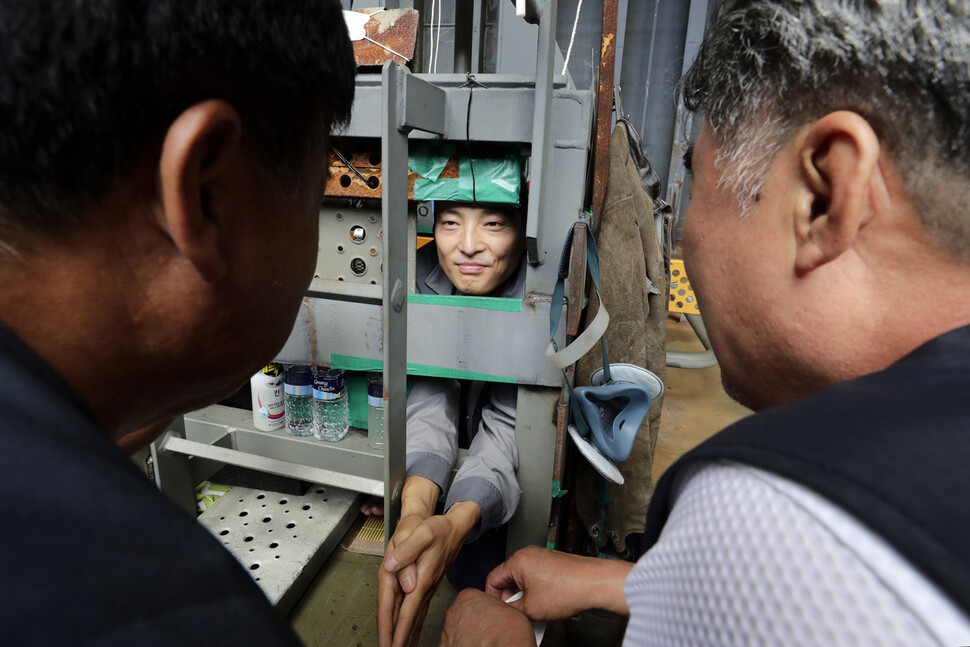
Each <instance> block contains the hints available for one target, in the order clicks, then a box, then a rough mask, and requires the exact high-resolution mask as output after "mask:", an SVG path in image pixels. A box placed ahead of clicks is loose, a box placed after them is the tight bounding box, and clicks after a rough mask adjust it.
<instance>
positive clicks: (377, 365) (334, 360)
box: [330, 353, 516, 384]
mask: <svg viewBox="0 0 970 647" xmlns="http://www.w3.org/2000/svg"><path fill="white" fill-rule="evenodd" d="M330 366H332V367H333V368H342V369H343V370H345V371H380V370H383V368H384V363H383V362H382V361H381V360H379V359H368V358H366V357H353V356H351V355H338V354H337V353H331V355H330ZM408 375H423V376H426V377H447V378H454V379H457V380H480V381H482V382H504V383H505V384H515V383H516V381H515V378H513V377H505V376H504V375H489V374H488V373H475V372H473V371H463V370H460V369H457V368H443V367H441V366H431V365H430V364H415V363H413V362H408Z"/></svg>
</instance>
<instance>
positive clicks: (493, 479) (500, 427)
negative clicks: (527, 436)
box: [445, 383, 522, 541]
mask: <svg viewBox="0 0 970 647" xmlns="http://www.w3.org/2000/svg"><path fill="white" fill-rule="evenodd" d="M517 394H518V387H517V386H516V385H515V384H498V383H492V384H491V398H490V401H489V402H488V403H487V404H486V405H485V406H484V407H483V408H482V421H481V423H480V425H479V427H478V430H477V432H476V434H475V437H474V438H473V439H472V442H471V446H470V447H469V449H468V455H467V456H466V457H465V459H464V460H463V461H462V463H461V466H460V467H459V468H458V473H457V474H456V475H455V482H454V483H452V484H451V489H449V490H448V497H447V499H446V500H445V510H447V509H448V508H450V507H451V506H452V505H454V504H455V503H457V502H459V501H474V502H475V503H477V504H478V507H479V508H480V509H481V511H482V520H481V523H480V524H479V526H478V528H476V529H475V530H474V531H473V532H472V534H471V535H470V536H469V537H468V539H467V541H474V540H475V539H477V538H478V537H479V535H481V533H482V532H484V531H486V530H489V529H491V528H495V527H497V526H500V525H502V524H503V523H505V522H507V521H508V520H509V519H510V518H511V517H512V515H513V514H514V513H515V509H516V507H517V506H518V505H519V497H520V496H521V495H522V490H520V489H519V484H518V481H517V480H516V478H515V472H516V470H517V469H518V467H519V450H518V446H517V445H516V444H515V402H516V396H517Z"/></svg>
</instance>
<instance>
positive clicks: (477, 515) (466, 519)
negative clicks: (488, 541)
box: [445, 501, 482, 544]
mask: <svg viewBox="0 0 970 647" xmlns="http://www.w3.org/2000/svg"><path fill="white" fill-rule="evenodd" d="M445 517H446V518H447V519H448V521H450V522H451V527H452V528H453V529H454V530H453V537H455V539H456V540H457V541H458V544H461V543H463V542H464V541H465V538H467V537H468V535H470V534H471V533H472V530H474V529H475V527H476V526H477V525H478V522H479V521H480V520H481V518H482V511H481V509H480V508H479V507H478V504H476V503H475V502H474V501H459V502H458V503H456V504H454V505H453V506H451V507H450V508H448V512H446V513H445Z"/></svg>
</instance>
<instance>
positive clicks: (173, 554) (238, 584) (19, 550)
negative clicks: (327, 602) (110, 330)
mask: <svg viewBox="0 0 970 647" xmlns="http://www.w3.org/2000/svg"><path fill="white" fill-rule="evenodd" d="M68 424H69V423H68ZM74 431H75V433H73V434H70V433H65V435H64V436H59V435H58V432H57V430H52V429H50V428H45V427H43V426H36V427H31V426H30V425H29V424H28V423H26V422H23V421H20V422H19V423H18V421H16V420H11V419H9V418H8V419H6V420H4V421H3V422H2V423H0V497H2V500H3V501H4V503H3V505H2V510H3V515H4V527H5V528H6V529H7V530H8V531H7V532H4V533H2V534H0V552H2V554H4V555H6V556H8V557H11V559H10V561H9V562H8V563H7V564H5V566H4V569H3V570H2V572H0V589H2V590H5V591H16V592H17V594H16V595H12V596H10V597H9V599H8V600H6V601H5V603H4V605H3V608H2V610H0V635H3V636H4V637H5V639H7V640H10V641H11V643H10V644H24V645H29V644H38V645H39V644H85V643H87V642H98V644H126V641H129V642H127V644H135V642H131V641H133V640H135V638H136V637H137V639H138V640H139V641H141V637H142V636H151V635H152V634H154V635H155V636H156V637H155V638H154V639H151V640H148V641H147V642H138V644H163V643H164V641H165V637H168V638H172V637H176V638H177V639H174V640H173V641H172V642H169V644H201V643H202V641H201V640H200V638H199V637H200V636H209V637H210V638H212V639H217V638H218V641H222V639H221V638H219V637H218V636H216V635H214V634H212V632H211V631H210V628H212V627H214V626H221V625H223V624H224V623H223V621H222V619H221V617H222V616H221V615H220V614H222V612H223V611H226V610H230V611H233V612H241V611H245V615H246V616H247V619H245V620H244V621H241V624H242V625H252V626H251V627H250V630H249V631H250V632H251V635H267V636H269V635H273V634H274V633H275V632H278V631H282V634H281V635H284V636H285V635H286V631H285V630H286V627H285V626H284V627H283V629H282V630H280V629H279V627H278V626H277V625H278V622H277V621H276V619H275V618H273V617H272V608H271V606H270V605H269V603H268V602H267V601H266V599H265V597H264V596H263V595H262V593H261V592H260V591H259V589H258V587H257V586H256V585H255V583H254V582H253V581H252V580H251V578H250V577H249V576H248V574H247V573H246V572H245V571H244V570H242V568H241V567H240V566H239V564H238V563H237V562H236V560H235V558H234V557H233V556H232V555H231V554H230V553H229V552H228V551H227V550H224V549H223V548H222V547H221V546H219V544H218V542H216V541H215V539H214V538H213V537H212V536H211V535H209V533H208V532H207V531H206V530H205V529H204V528H202V527H201V526H200V525H199V524H198V523H197V522H196V521H195V520H194V519H193V518H192V517H191V516H190V515H188V514H186V513H185V512H184V511H182V510H180V509H178V508H177V507H176V506H175V505H174V504H172V503H171V502H170V501H168V500H167V499H166V498H165V497H164V496H163V495H162V494H161V493H160V492H159V491H158V490H157V488H155V486H154V484H152V483H151V482H150V481H149V479H148V478H147V476H146V475H144V474H143V473H142V472H141V471H140V470H138V469H137V467H136V466H135V465H134V463H133V462H132V461H131V460H130V459H129V458H128V457H126V456H124V455H123V454H121V452H120V451H118V450H117V449H116V448H115V447H113V446H112V445H111V443H110V441H108V440H107V439H106V438H104V437H103V436H93V437H92V436H91V434H96V433H97V430H96V429H77V430H74ZM72 438H74V439H79V440H78V442H72V441H71V439H72ZM88 441H90V442H88ZM52 610H53V613H55V615H56V618H57V621H56V622H51V613H52ZM213 623H215V624H213ZM227 630H229V631H232V630H231V628H227ZM230 635H239V636H240V638H241V639H244V638H246V636H244V635H242V634H238V633H231V634H230ZM267 644H293V643H292V642H286V641H277V642H269V643H267Z"/></svg>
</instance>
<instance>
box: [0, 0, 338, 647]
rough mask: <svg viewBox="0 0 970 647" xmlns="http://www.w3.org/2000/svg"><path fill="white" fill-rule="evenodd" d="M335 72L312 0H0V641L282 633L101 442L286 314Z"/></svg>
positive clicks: (299, 287) (199, 534)
mask: <svg viewBox="0 0 970 647" xmlns="http://www.w3.org/2000/svg"><path fill="white" fill-rule="evenodd" d="M354 74H355V66H354V59H353V52H352V49H351V45H350V41H349V38H348V36H347V32H346V27H345V25H344V22H343V18H342V14H341V10H340V5H339V3H338V2H336V0H328V1H324V0H313V1H303V2H300V1H296V0H294V1H287V2H270V1H268V0H263V1H253V2H245V3H241V2H236V1H235V0H193V1H192V2H176V1H174V0H173V1H164V0H158V1H145V2H126V1H123V0H98V1H96V2H60V1H53V0H48V1H45V2H0V123H2V124H3V126H2V128H3V131H2V134H0V247H2V250H0V284H2V285H3V289H2V290H0V322H2V325H0V384H3V385H4V386H3V389H2V394H0V401H2V408H3V411H4V415H3V418H2V420H0V495H2V498H3V501H4V504H3V519H4V529H5V532H4V533H3V537H2V539H0V552H2V554H3V555H5V556H6V558H7V559H6V562H5V565H4V568H3V572H2V574H0V589H2V590H3V591H4V592H5V595H4V604H3V607H2V609H0V641H2V642H3V643H4V644H10V645H32V644H36V645H66V644H72V645H73V644H99V645H156V644H157V645H174V644H260V645H268V644H281V645H282V644H288V645H289V644H296V643H297V642H298V641H297V639H296V637H295V635H294V634H293V632H292V630H291V629H290V628H288V627H287V626H286V625H285V623H283V622H282V621H281V620H280V619H278V618H277V617H276V615H275V612H274V610H273V609H272V607H271V605H270V604H269V602H268V601H267V600H266V598H265V597H264V596H263V594H262V593H261V591H260V590H259V588H258V587H257V586H256V584H255V583H254V582H253V581H252V580H251V578H250V577H249V575H248V574H247V573H246V572H245V571H244V570H243V569H242V568H241V567H240V566H239V564H238V563H237V562H236V560H235V559H234V558H233V556H232V555H231V554H230V553H229V552H228V551H226V550H224V549H223V547H222V546H220V545H219V543H218V542H217V541H215V540H214V539H213V538H212V537H211V536H209V535H208V533H207V532H206V531H205V530H204V529H203V528H202V527H201V526H199V525H198V524H197V523H196V522H195V520H194V519H192V518H190V517H188V516H187V515H185V514H184V513H183V512H182V511H180V510H178V509H177V508H176V507H175V506H174V505H173V504H172V503H170V502H169V501H167V500H166V499H165V498H164V497H163V496H162V495H161V494H160V493H159V492H158V491H157V490H156V489H155V488H154V486H153V485H152V484H151V482H150V481H149V480H148V479H146V478H145V477H144V474H142V473H141V472H140V471H139V470H138V469H137V468H136V467H135V465H134V464H133V463H132V462H131V461H130V460H129V459H128V458H127V457H126V456H125V455H124V454H123V453H122V452H121V451H120V450H119V449H118V448H117V447H116V446H115V442H116V441H117V440H118V439H120V438H122V437H124V436H125V435H126V434H129V433H130V432H132V431H134V430H136V429H142V428H146V427H149V426H151V425H153V424H154V423H156V422H158V421H160V420H163V419H165V418H167V417H171V416H174V415H177V414H179V413H182V412H184V411H187V410H190V409H192V408H195V407H198V406H201V405H204V404H207V403H211V402H213V401H216V400H218V399H220V398H222V397H225V396H226V395H228V394H230V393H233V392H234V391H235V390H237V389H238V388H239V387H240V385H242V384H243V383H245V382H246V380H247V379H248V378H249V376H250V375H252V374H253V373H254V372H255V371H256V370H257V369H258V368H259V367H260V366H263V365H264V364H265V363H266V362H267V361H268V360H269V359H271V358H272V357H273V355H274V353H276V352H277V351H278V350H279V348H280V347H281V346H282V344H283V343H284V341H285V340H286V338H287V336H288V334H289V332H290V329H291V327H292V322H293V320H294V319H295V317H296V313H297V310H298V308H299V304H300V301H301V297H302V295H303V293H304V290H305V289H306V287H307V285H308V284H309V281H310V278H311V276H312V272H313V267H314V262H315V258H316V245H317V231H318V225H317V219H318V210H319V204H320V201H321V199H322V194H323V186H324V182H325V179H326V173H327V167H326V154H325V151H326V150H327V138H328V135H329V132H330V130H331V128H333V127H335V126H339V125H340V124H343V123H345V122H346V121H347V120H348V119H349V113H350V106H351V103H352V101H353V93H354ZM133 440H139V441H141V442H150V440H151V438H150V437H148V436H147V435H146V434H140V435H138V436H128V438H127V444H128V445H129V447H128V448H129V449H131V447H130V444H131V442H133Z"/></svg>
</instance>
